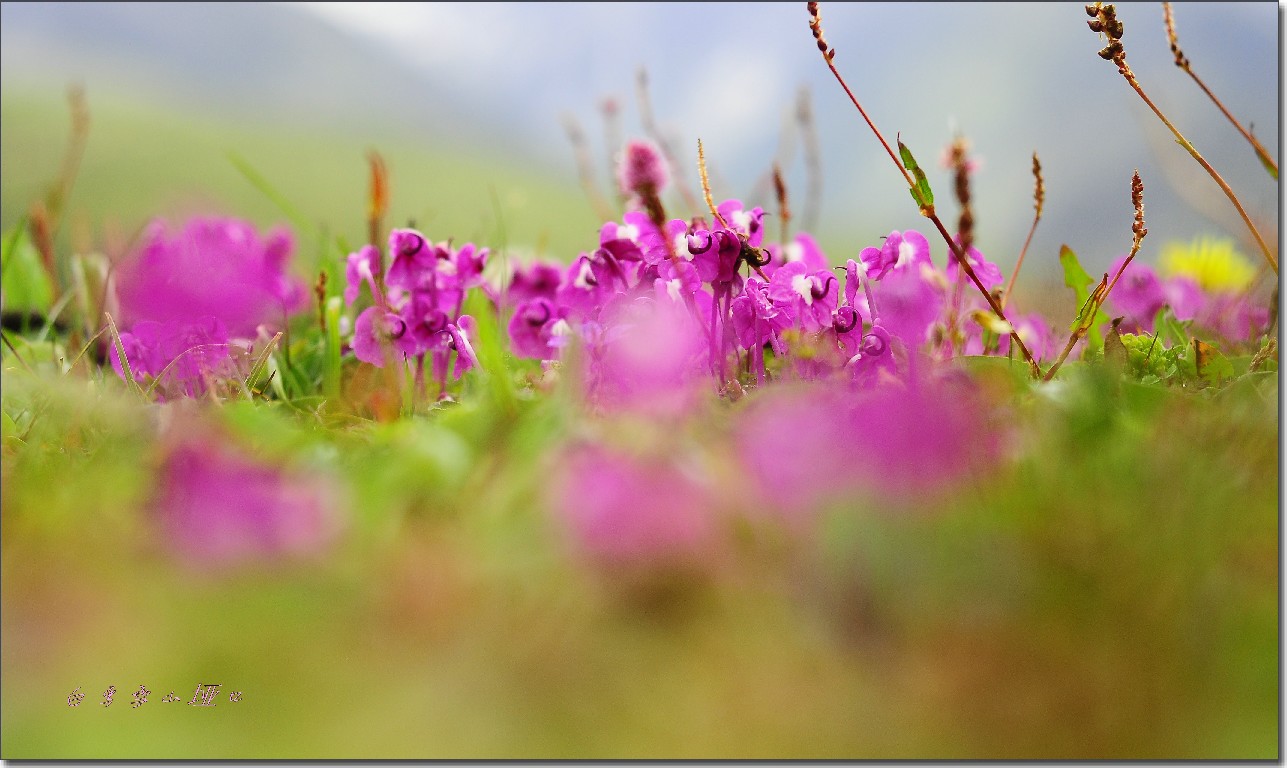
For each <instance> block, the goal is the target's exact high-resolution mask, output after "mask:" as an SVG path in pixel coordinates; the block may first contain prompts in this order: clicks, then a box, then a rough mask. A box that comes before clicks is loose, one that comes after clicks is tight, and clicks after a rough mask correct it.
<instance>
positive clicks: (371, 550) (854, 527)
mask: <svg viewBox="0 0 1287 768" xmlns="http://www.w3.org/2000/svg"><path fill="white" fill-rule="evenodd" d="M989 362H991V363H995V364H996V365H990V366H988V367H986V368H984V369H982V370H977V371H975V372H974V374H973V375H975V376H976V377H977V381H978V383H979V386H980V387H982V388H984V389H995V388H998V387H1000V388H1002V389H1003V390H1004V393H1003V394H1004V396H1006V397H1012V398H1013V403H1014V406H1013V409H1012V413H1011V416H1012V419H1013V425H1014V427H1015V432H1014V434H1015V435H1016V436H1017V437H1016V442H1015V444H1014V446H1013V447H1014V449H1015V451H1016V455H1017V456H1018V457H1019V458H1017V459H1015V460H1013V461H1011V462H1007V463H1005V464H1003V465H1002V466H1000V467H998V468H997V470H996V471H995V473H993V475H992V476H991V477H988V478H986V479H981V480H980V481H979V482H977V483H970V484H966V485H965V486H964V487H960V488H958V489H957V491H956V492H954V493H953V494H952V495H951V496H949V497H945V498H940V499H937V500H935V501H934V502H933V503H922V504H917V503H910V502H906V501H901V502H900V501H895V500H891V499H882V498H877V497H865V498H853V499H851V500H850V501H849V502H848V503H846V504H844V505H842V506H840V507H838V508H836V509H833V510H832V511H831V513H830V514H829V515H828V516H827V517H826V518H825V520H824V522H823V525H822V526H821V527H820V528H819V530H818V531H817V533H816V535H814V536H806V537H803V538H799V539H796V538H792V537H789V536H787V537H782V536H768V535H764V532H755V531H748V532H747V533H746V535H745V536H744V537H743V541H742V544H741V545H740V546H739V547H738V548H737V550H736V552H735V554H734V555H733V557H732V559H731V560H730V561H729V562H727V563H721V564H720V565H719V566H718V567H715V568H712V570H711V572H710V573H708V574H706V575H704V576H695V575H692V574H689V575H682V574H676V575H675V576H674V581H669V582H668V581H662V582H656V583H648V584H644V585H640V584H638V583H633V582H631V581H630V580H625V579H618V578H615V577H614V576H613V574H611V573H603V572H596V571H592V570H589V569H586V568H584V567H583V566H581V565H578V560H577V559H576V558H575V557H571V556H569V555H570V553H569V552H568V551H567V545H566V542H565V540H564V538H563V537H562V536H561V535H560V531H559V529H558V528H557V526H555V525H553V523H552V520H553V518H552V516H551V514H550V512H551V510H550V508H549V503H548V501H547V497H546V494H545V490H544V484H543V480H544V478H545V472H546V470H547V469H548V461H549V456H550V455H551V453H552V449H553V448H554V447H555V446H557V445H559V444H560V443H561V442H562V441H564V440H566V439H567V438H569V436H570V435H572V434H573V433H575V432H577V431H578V430H582V429H584V428H585V426H584V425H585V423H586V422H585V420H584V418H583V417H580V416H578V415H577V414H576V413H575V412H573V411H572V410H570V409H572V408H573V407H574V406H573V405H572V404H571V403H570V402H569V401H567V400H566V399H564V398H560V397H547V398H543V399H535V400H534V399H522V398H520V399H519V400H518V401H517V402H516V403H512V404H510V406H509V407H502V404H500V403H498V402H497V401H495V400H494V399H493V398H492V396H491V395H489V390H487V389H477V390H475V391H471V392H468V393H467V395H468V396H467V397H465V398H464V399H463V402H462V403H460V404H457V405H452V406H449V407H444V408H440V409H437V410H435V411H434V412H433V413H431V414H430V415H429V416H428V417H417V418H413V419H410V420H403V421H400V422H395V423H392V424H386V425H376V424H373V423H369V422H361V423H348V424H341V423H336V422H331V421H327V420H326V419H324V418H318V417H315V416H309V415H307V414H304V413H302V412H300V411H294V410H291V409H289V408H288V407H286V406H285V405H284V404H282V403H257V404H252V403H248V402H245V403H230V404H227V405H225V406H223V407H221V408H219V407H216V408H208V407H207V408H201V407H199V406H197V405H196V404H194V403H191V402H180V403H172V404H168V405H156V404H152V405H143V404H141V403H139V402H138V401H136V400H134V399H131V398H128V397H127V395H128V392H126V391H125V390H124V387H123V386H118V385H119V384H120V382H118V381H116V380H115V379H114V378H109V379H108V380H107V381H105V382H103V383H101V384H95V383H93V382H86V381H84V380H74V379H73V377H59V376H56V375H53V374H51V373H48V372H46V371H37V372H36V373H30V372H28V371H25V370H23V368H22V367H21V366H20V365H19V364H17V363H16V362H15V361H14V359H13V357H12V356H11V355H6V356H5V359H4V371H3V373H4V411H5V413H6V414H7V416H8V417H9V419H12V420H13V421H12V423H10V422H9V421H6V433H5V434H6V436H5V444H4V452H3V465H2V466H3V473H4V478H3V479H4V482H3V508H4V515H3V518H2V522H3V605H4V611H3V640H4V642H3V646H2V648H3V650H2V651H0V653H2V654H3V656H2V659H3V665H2V669H3V701H2V702H0V703H2V704H3V710H4V713H5V714H4V720H3V742H4V753H5V754H4V757H6V758H11V759H18V758H40V757H60V758H314V759H318V758H430V757H433V758H466V757H479V758H564V759H567V758H578V757H588V758H629V757H642V758H715V757H719V758H778V759H782V758H851V759H852V758H898V757H905V758H956V759H961V758H994V759H996V758H1027V759H1035V758H1077V759H1090V758H1116V759H1122V758H1150V759H1177V758H1217V757H1218V758H1223V759H1233V758H1260V759H1275V758H1277V757H1278V755H1279V752H1278V749H1279V746H1278V720H1279V713H1278V674H1277V669H1278V615H1277V608H1278V600H1279V598H1278V562H1279V553H1278V503H1279V499H1278V488H1277V482H1276V478H1277V471H1278V459H1279V456H1278V416H1277V405H1276V393H1277V386H1278V379H1277V374H1276V373H1272V374H1260V375H1253V376H1248V377H1244V378H1243V379H1240V380H1239V381H1238V382H1237V383H1236V384H1234V385H1231V386H1229V387H1226V388H1225V389H1222V390H1214V389H1209V390H1203V391H1200V392H1191V391H1181V390H1178V389H1167V388H1163V387H1159V386H1144V385H1139V384H1135V383H1131V382H1128V381H1124V380H1123V381H1119V380H1117V379H1115V378H1112V377H1109V376H1106V375H1104V373H1103V371H1102V368H1094V367H1090V366H1083V365H1074V366H1070V368H1069V370H1068V372H1067V375H1066V379H1065V380H1064V381H1061V382H1057V383H1055V384H1054V385H1047V386H1043V387H1039V388H1036V389H1029V388H1028V385H1018V384H1016V383H1014V382H1013V381H1012V380H1011V379H1010V378H1009V377H1008V376H1005V375H1001V374H1000V373H999V370H998V369H1000V368H1001V367H1003V366H1004V364H1005V361H1004V360H995V361H989ZM993 374H997V375H993ZM108 376H109V377H110V376H111V374H110V373H109V374H108ZM725 413H726V410H725V411H720V410H718V409H717V412H716V413H714V414H713V415H712V416H711V417H710V418H709V419H705V420H703V421H702V422H701V423H700V424H694V425H693V426H692V427H691V428H686V429H681V430H668V431H667V430H656V429H650V428H649V427H647V426H646V425H642V424H634V425H632V424H631V423H628V422H622V423H620V424H615V425H610V428H611V429H612V430H614V431H615V433H616V434H617V435H618V436H619V437H620V438H621V439H622V440H627V441H631V440H636V441H641V442H647V441H660V443H661V444H662V445H665V446H668V448H669V449H670V450H673V451H680V452H682V451H699V452H702V451H704V452H708V453H709V452H712V451H718V450H720V449H719V448H718V446H719V445H723V444H726V443H727V441H721V439H720V436H721V434H722V431H723V430H724V429H725V428H726V424H725V421H726V417H725V415H723V414H725ZM182 418H197V419H199V420H201V421H202V422H204V423H207V424H213V425H215V426H217V428H219V429H221V430H226V431H227V432H228V434H230V435H231V436H232V437H233V439H235V440H237V441H239V442H240V443H241V444H243V445H244V446H246V447H247V450H249V451H251V452H252V453H254V454H256V455H261V456H266V457H278V458H281V457H293V460H294V461H297V462H305V463H307V464H309V465H310V466H313V467H318V468H321V469H323V470H324V471H325V472H326V473H327V474H328V475H330V476H331V477H333V478H334V479H336V480H337V481H338V482H339V486H340V487H341V488H346V489H347V491H346V493H347V494H348V495H347V496H346V497H345V501H346V504H345V507H346V509H347V511H348V530H347V534H346V536H345V537H344V539H343V543H342V546H340V547H339V548H338V549H337V550H336V551H334V553H333V554H331V555H330V556H328V557H327V558H326V559H324V560H321V561H319V562H315V563H312V564H308V565H284V564H283V565H281V566H278V567H271V568H264V569H259V570H255V569H242V570H238V571H235V572H232V573H228V574H225V575H215V574H210V573H205V572H201V571H198V570H195V569H192V568H190V567H188V564H185V563H184V562H182V560H181V559H180V558H178V557H177V556H176V555H175V554H174V552H173V550H172V548H170V547H168V546H167V543H166V542H165V541H163V540H161V539H160V538H158V536H157V528H156V526H155V524H154V521H152V520H151V519H150V517H149V513H148V510H147V502H148V498H149V494H150V493H151V492H152V488H151V484H152V482H153V476H152V468H153V467H154V465H155V462H156V460H157V456H158V448H157V445H156V442H155V435H156V433H157V431H158V428H159V426H160V425H163V424H165V423H167V422H172V421H173V420H175V419H182ZM855 444H856V445H858V446H861V437H860V436H856V443H855ZM713 458H714V459H715V460H717V461H718V460H723V459H727V458H728V457H722V456H718V455H717V456H714V457H713ZM198 683H219V684H222V685H223V686H224V688H223V689H222V694H227V693H228V692H230V691H232V690H240V691H242V692H243V693H244V699H243V700H242V701H241V702H238V703H235V704H233V703H230V702H228V700H227V697H226V695H222V694H221V696H220V697H219V699H218V702H219V703H218V705H217V706H216V707H214V708H212V709H200V708H196V707H189V706H187V705H186V704H181V705H168V704H162V703H160V699H161V697H162V696H164V695H165V694H166V693H168V692H169V691H171V690H173V691H175V693H176V695H178V696H180V697H181V698H182V700H183V701H186V700H188V699H190V698H191V697H192V691H193V690H194V689H195V687H196V685H197V684H198ZM140 684H143V685H146V686H147V687H148V688H149V689H150V690H151V691H152V692H153V693H152V697H151V699H150V703H149V704H147V705H145V706H144V707H142V708H141V709H137V710H136V709H131V708H130V707H129V696H130V694H131V693H132V692H133V691H134V690H136V689H137V687H138V686H139V685H140ZM109 685H115V686H116V687H117V691H118V693H117V696H116V703H115V705H114V706H112V707H110V708H107V709H105V708H103V707H102V706H100V704H99V701H100V698H101V692H102V691H103V690H105V689H106V688H107V687H108V686H109ZM77 687H82V689H83V691H84V692H85V693H86V694H87V698H86V699H85V701H84V703H83V704H82V705H81V706H80V707H78V708H75V709H73V708H70V707H68V705H67V702H66V697H67V696H68V695H69V694H70V693H71V692H72V691H73V690H74V689H76V688H77Z"/></svg>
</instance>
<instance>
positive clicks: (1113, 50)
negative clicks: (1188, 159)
mask: <svg viewBox="0 0 1287 768" xmlns="http://www.w3.org/2000/svg"><path fill="white" fill-rule="evenodd" d="M1086 13H1087V14H1088V15H1090V16H1092V17H1094V18H1092V19H1091V20H1090V21H1089V22H1088V24H1089V26H1090V28H1091V31H1094V32H1099V33H1102V34H1105V35H1107V36H1108V45H1107V46H1105V47H1104V48H1103V50H1101V51H1100V52H1099V56H1100V58H1102V59H1105V60H1107V61H1111V62H1113V63H1114V64H1116V65H1117V71H1118V73H1119V74H1121V76H1122V77H1123V78H1125V80H1126V83H1127V84H1128V85H1130V87H1131V89H1132V90H1134V91H1135V93H1137V94H1139V97H1140V98H1141V99H1143V100H1144V103H1145V104H1147V105H1148V108H1149V109H1151V110H1153V114H1155V115H1157V119H1159V120H1161V121H1162V124H1163V125H1165V126H1166V127H1167V128H1168V129H1169V130H1170V131H1171V134H1172V135H1173V136H1175V141H1176V143H1177V144H1179V145H1180V146H1181V147H1184V149H1185V151H1186V152H1188V153H1189V154H1190V155H1191V156H1192V157H1193V159H1194V160H1196V161H1197V163H1198V165H1200V166H1202V168H1203V170H1205V171H1206V172H1207V174H1208V175H1209V176H1211V178H1212V179H1213V180H1214V181H1215V183H1216V184H1217V185H1219V187H1220V189H1221V190H1222V191H1223V192H1224V194H1225V197H1227V198H1229V202H1231V203H1233V207H1234V208H1235V209H1236V210H1237V211H1238V215H1239V216H1241V217H1242V221H1243V222H1244V223H1245V224H1246V225H1247V229H1249V230H1250V231H1251V236H1252V237H1253V238H1255V241H1256V244H1257V245H1258V246H1259V247H1260V252H1261V253H1263V254H1264V256H1265V261H1267V262H1269V265H1270V266H1271V267H1273V270H1274V274H1278V259H1277V258H1275V257H1274V255H1273V253H1271V252H1270V250H1269V245H1268V244H1267V243H1266V242H1265V239H1264V238H1263V237H1261V236H1260V231H1259V230H1258V229H1256V225H1255V224H1254V223H1253V222H1252V221H1251V217H1250V216H1248V215H1247V211H1246V209H1244V208H1243V207H1242V203H1241V202H1240V201H1239V200H1238V196H1237V195H1236V194H1234V192H1233V189H1232V188H1230V186H1229V185H1228V183H1226V182H1225V180H1224V178H1223V177H1222V176H1221V175H1220V174H1219V173H1217V172H1216V169H1215V168H1213V167H1211V164H1210V163H1208V162H1207V160H1206V158H1205V157H1203V156H1202V153H1200V152H1198V150H1197V148H1196V147H1194V146H1193V144H1192V143H1190V142H1189V140H1188V139H1186V138H1184V134H1182V133H1180V129H1178V128H1176V127H1175V125H1174V124H1173V123H1172V122H1171V121H1170V120H1169V119H1167V117H1166V115H1165V114H1163V113H1162V110H1161V109H1158V106H1157V105H1156V104H1154V103H1153V100H1152V99H1150V98H1149V97H1148V94H1147V93H1145V92H1144V88H1143V87H1142V86H1141V85H1140V82H1139V79H1138V78H1136V77H1135V72H1134V71H1132V70H1131V67H1130V65H1129V64H1127V63H1126V49H1125V48H1124V47H1123V46H1122V39H1121V38H1122V32H1123V28H1122V23H1121V22H1120V21H1118V20H1117V9H1116V8H1114V6H1113V5H1111V4H1110V5H1102V4H1100V3H1094V4H1092V5H1088V6H1086Z"/></svg>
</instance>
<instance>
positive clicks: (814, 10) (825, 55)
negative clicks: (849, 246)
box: [808, 3, 1041, 378]
mask: <svg viewBox="0 0 1287 768" xmlns="http://www.w3.org/2000/svg"><path fill="white" fill-rule="evenodd" d="M808 7H809V16H810V23H809V27H810V28H811V29H812V30H813V36H814V38H815V39H816V40H817V41H818V49H819V50H820V51H821V52H822V59H823V61H825V62H826V63H827V67H828V68H829V69H830V70H831V74H833V75H835V77H836V81H837V82H838V83H840V87H841V88H843V89H844V91H845V94H846V95H847V96H848V97H849V100H850V101H851V102H853V105H854V106H855V107H856V108H857V109H858V113H859V114H860V115H862V118H863V120H865V121H866V122H867V126H868V127H869V128H871V131H872V133H874V134H875V135H876V139H877V140H878V141H880V145H881V146H882V147H884V148H885V152H886V154H888V155H889V159H890V160H892V161H894V166H895V167H896V168H898V172H899V173H901V174H902V175H903V180H904V181H906V182H907V186H908V188H910V189H912V190H915V189H916V186H917V185H916V182H915V181H913V180H912V176H911V174H910V173H908V170H907V168H905V167H903V163H902V161H900V160H899V159H898V156H897V155H895V154H894V150H893V149H892V148H890V146H889V142H887V141H885V137H884V135H883V134H881V132H880V130H879V129H878V128H876V124H875V123H874V122H872V119H871V117H870V116H869V115H868V114H867V110H865V109H863V107H862V104H861V103H859V101H858V98H857V97H856V96H854V93H853V91H852V90H850V88H849V85H848V84H847V83H846V82H845V79H844V77H842V76H841V74H840V70H838V69H836V64H835V54H836V51H835V49H834V48H829V47H828V46H827V42H826V40H825V39H824V38H823V35H822V23H821V19H820V17H819V15H818V4H817V3H808ZM921 215H922V216H924V217H925V218H927V219H929V220H930V221H931V222H933V223H934V228H935V229H937V230H938V232H939V234H940V235H941V236H942V237H943V241H944V242H946V243H947V247H948V249H949V250H950V251H951V252H952V255H953V256H954V257H955V258H956V259H957V264H958V265H959V266H960V267H961V270H962V271H963V272H965V274H966V275H967V276H968V277H969V278H970V282H972V283H974V286H975V287H976V288H978V289H979V293H981V294H983V298H984V299H986V300H987V302H988V306H989V307H991V308H992V311H993V312H995V313H996V315H997V317H999V318H1000V319H1001V320H1003V321H1006V316H1005V309H1003V308H1002V306H1001V303H1000V302H999V301H997V299H996V297H995V296H993V295H992V294H991V293H990V292H989V291H988V289H987V288H986V287H984V285H983V282H982V281H981V280H979V276H978V275H977V274H975V272H974V267H973V266H971V265H970V262H969V260H968V259H967V258H966V257H965V251H964V250H962V249H961V247H960V246H959V245H957V243H956V242H955V241H954V240H953V239H952V236H951V235H950V234H949V233H948V231H947V227H945V226H944V225H943V221H942V220H941V219H940V218H939V217H938V214H937V213H935V211H934V207H933V206H932V205H930V206H922V208H921ZM1006 322H1009V321H1006ZM1010 340H1011V342H1012V343H1014V344H1015V345H1017V346H1018V347H1019V352H1020V353H1021V354H1022V355H1023V359H1024V360H1025V361H1026V362H1027V363H1028V365H1029V367H1030V368H1031V369H1032V374H1033V377H1034V378H1035V377H1037V376H1039V375H1040V374H1041V367H1040V366H1039V365H1037V361H1036V360H1035V359H1034V358H1033V356H1032V352H1031V351H1029V349H1028V346H1027V345H1026V344H1024V343H1023V339H1021V338H1020V337H1019V334H1018V332H1016V331H1015V330H1014V326H1013V325H1012V326H1011V328H1010Z"/></svg>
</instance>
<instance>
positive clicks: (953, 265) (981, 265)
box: [947, 241, 1005, 295]
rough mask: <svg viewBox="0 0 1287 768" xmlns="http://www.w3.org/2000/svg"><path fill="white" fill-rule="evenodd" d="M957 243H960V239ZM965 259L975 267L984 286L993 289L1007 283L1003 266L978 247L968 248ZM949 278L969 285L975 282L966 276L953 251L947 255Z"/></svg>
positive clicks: (976, 274) (976, 273)
mask: <svg viewBox="0 0 1287 768" xmlns="http://www.w3.org/2000/svg"><path fill="white" fill-rule="evenodd" d="M957 245H958V246H959V245H960V242H959V241H958V242H957ZM965 260H966V261H967V262H969V264H970V267H971V268H973V269H974V275H975V277H977V278H979V282H980V283H982V284H983V287H984V288H987V289H988V290H989V291H991V290H992V289H993V288H996V287H998V286H1000V285H1004V284H1005V275H1003V274H1001V268H1000V267H998V266H997V265H996V264H993V263H992V262H990V261H988V260H987V258H986V257H985V256H984V255H983V253H982V251H980V250H979V249H978V248H975V247H974V246H970V247H969V248H967V249H966V250H965ZM947 279H948V280H950V281H952V282H957V281H961V282H964V283H968V284H969V285H973V284H974V281H973V280H971V279H970V278H968V277H966V275H965V270H963V269H961V265H960V264H958V263H957V261H956V256H955V255H954V254H952V253H948V255H947ZM971 295H974V294H971Z"/></svg>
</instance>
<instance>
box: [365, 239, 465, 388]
mask: <svg viewBox="0 0 1287 768" xmlns="http://www.w3.org/2000/svg"><path fill="white" fill-rule="evenodd" d="M388 253H389V254H390V256H391V257H392V259H391V261H390V263H389V265H388V270H387V272H385V273H383V274H382V269H381V265H382V263H383V259H382V254H381V252H380V249H379V248H377V247H376V246H374V245H367V246H364V247H363V248H362V249H361V250H359V251H357V252H356V253H352V254H349V257H348V265H347V268H346V270H345V278H346V281H347V285H346V288H345V291H344V299H345V301H346V302H347V303H348V304H349V305H350V306H352V305H353V303H354V302H355V301H357V300H358V297H359V296H360V294H361V290H362V286H363V285H366V286H368V288H369V289H370V292H371V296H372V298H373V300H374V302H375V303H374V304H373V305H372V306H370V307H368V308H367V309H365V310H364V311H363V312H362V313H361V314H360V315H358V317H357V320H356V321H355V322H354V324H353V325H354V327H353V354H354V355H355V356H356V357H357V358H358V359H359V360H361V361H363V362H367V363H371V364H372V365H376V366H383V365H385V363H386V362H387V361H392V360H403V359H408V358H413V357H414V358H419V359H421V360H423V359H424V358H425V357H426V356H427V357H429V358H430V359H431V360H432V363H433V371H434V375H435V378H436V379H437V381H438V383H439V384H440V386H445V383H446V379H447V374H448V370H449V367H450V366H451V355H452V353H453V352H454V353H455V366H454V368H453V369H451V370H452V372H453V373H454V375H455V377H456V378H459V377H460V376H462V375H464V373H465V371H467V370H469V369H470V368H472V367H474V366H475V365H477V364H478V359H477V357H476V356H475V354H474V348H473V344H472V342H471V341H470V337H471V336H472V337H476V336H477V330H476V328H475V323H474V319H473V318H472V317H470V316H469V315H465V314H461V311H462V308H463V306H464V301H465V295H466V293H467V292H468V291H469V289H471V288H476V287H480V286H482V285H483V269H484V267H485V266H486V264H487V254H488V252H487V249H486V248H477V247H475V246H474V245H473V244H472V243H467V244H465V245H464V246H462V247H461V248H459V249H456V248H453V247H452V246H451V243H450V242H446V243H437V244H434V243H431V242H429V240H427V239H426V238H425V236H424V235H422V234H421V233H419V232H417V231H416V230H414V229H395V230H393V231H392V232H390V233H389V249H388Z"/></svg>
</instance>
